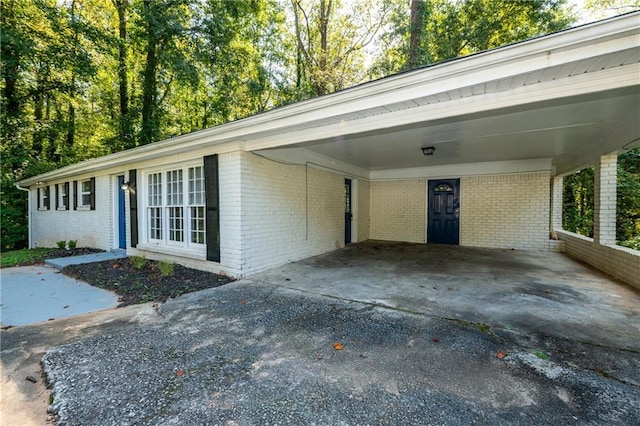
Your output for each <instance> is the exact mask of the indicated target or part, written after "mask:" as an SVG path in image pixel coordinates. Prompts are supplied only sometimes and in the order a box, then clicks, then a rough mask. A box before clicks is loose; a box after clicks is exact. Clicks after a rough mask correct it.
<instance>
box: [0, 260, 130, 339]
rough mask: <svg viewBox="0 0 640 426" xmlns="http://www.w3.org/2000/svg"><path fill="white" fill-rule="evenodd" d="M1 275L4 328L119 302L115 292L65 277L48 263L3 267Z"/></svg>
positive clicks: (111, 305)
mask: <svg viewBox="0 0 640 426" xmlns="http://www.w3.org/2000/svg"><path fill="white" fill-rule="evenodd" d="M79 257H82V256H79ZM69 259H71V258H69ZM0 277H1V281H2V286H1V290H0V304H1V310H0V324H2V326H3V327H7V326H20V325H26V324H33V323H37V322H41V321H47V320H51V319H58V318H63V317H70V316H74V315H80V314H86V313H89V312H95V311H99V310H103V309H109V308H114V307H116V306H117V305H118V296H117V295H116V294H115V293H113V292H110V291H107V290H102V289H100V288H97V287H93V286H91V285H89V284H87V283H84V282H82V281H78V280H75V279H73V278H70V277H67V276H66V275H63V274H62V273H60V272H59V271H57V270H56V269H54V268H52V267H50V266H22V267H16V268H3V269H2V270H1V271H0Z"/></svg>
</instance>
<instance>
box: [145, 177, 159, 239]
mask: <svg viewBox="0 0 640 426" xmlns="http://www.w3.org/2000/svg"><path fill="white" fill-rule="evenodd" d="M147 219H148V221H149V239H152V240H162V174H161V173H153V174H150V175H149V207H148V215H147Z"/></svg>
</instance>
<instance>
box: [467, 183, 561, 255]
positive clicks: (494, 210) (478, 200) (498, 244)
mask: <svg viewBox="0 0 640 426" xmlns="http://www.w3.org/2000/svg"><path fill="white" fill-rule="evenodd" d="M460 194H461V195H460V245H465V246H476V247H495V248H514V249H523V250H545V251H546V250H550V242H549V208H550V174H549V173H548V172H542V173H523V174H505V175H487V176H473V177H463V178H461V180H460Z"/></svg>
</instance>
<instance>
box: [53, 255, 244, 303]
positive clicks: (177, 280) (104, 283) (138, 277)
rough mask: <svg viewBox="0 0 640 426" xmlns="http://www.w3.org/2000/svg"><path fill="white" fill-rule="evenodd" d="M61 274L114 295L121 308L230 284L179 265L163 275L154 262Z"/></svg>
mask: <svg viewBox="0 0 640 426" xmlns="http://www.w3.org/2000/svg"><path fill="white" fill-rule="evenodd" d="M165 265H166V264H165ZM62 272H63V273H64V274H66V275H68V276H70V277H72V278H75V279H77V280H81V281H84V282H86V283H89V284H91V285H93V286H96V287H100V288H103V289H105V290H111V291H113V292H115V293H116V294H118V295H119V296H120V299H119V301H120V302H121V306H127V305H135V304H138V303H146V302H164V301H166V300H167V299H168V298H170V297H176V296H179V295H181V294H184V293H190V292H193V291H198V290H204V289H206V288H212V287H218V286H220V285H223V284H226V283H228V282H231V281H233V279H232V278H229V277H225V276H222V275H217V274H212V273H210V272H204V271H198V270H195V269H190V268H185V267H184V266H181V265H172V272H171V274H170V275H167V274H163V273H162V272H161V270H160V266H159V263H158V262H154V261H146V262H145V264H144V266H141V267H136V266H135V265H134V263H133V262H132V260H131V259H130V258H126V259H118V260H108V261H105V262H97V263H87V264H83V265H71V266H67V267H65V268H64V269H63V270H62Z"/></svg>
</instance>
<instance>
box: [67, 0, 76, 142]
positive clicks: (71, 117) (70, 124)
mask: <svg viewBox="0 0 640 426" xmlns="http://www.w3.org/2000/svg"><path fill="white" fill-rule="evenodd" d="M71 23H72V28H73V52H72V55H73V67H72V69H71V86H70V90H69V111H68V114H67V138H66V147H65V148H66V152H71V151H72V149H73V143H74V139H75V134H76V109H75V107H74V106H73V103H74V102H75V96H76V66H77V60H78V58H77V56H78V43H79V39H78V22H77V20H76V1H75V0H73V1H72V2H71Z"/></svg>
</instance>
